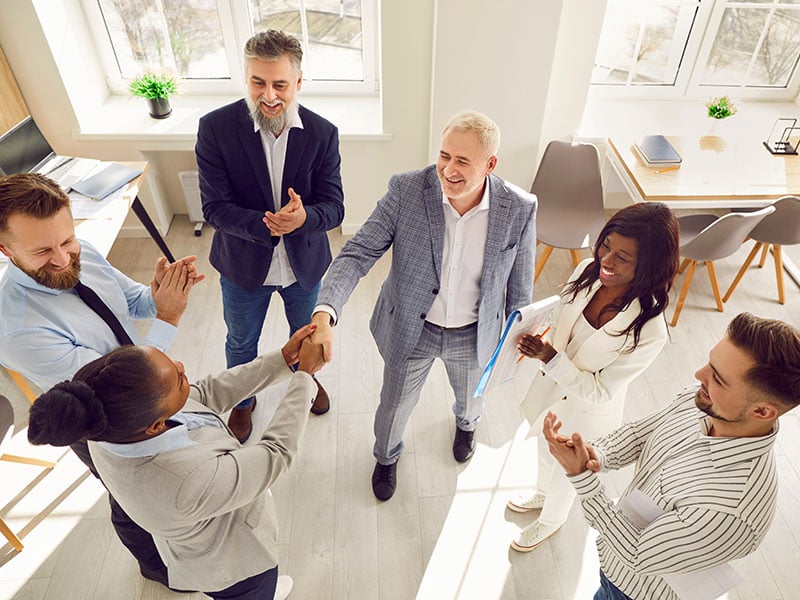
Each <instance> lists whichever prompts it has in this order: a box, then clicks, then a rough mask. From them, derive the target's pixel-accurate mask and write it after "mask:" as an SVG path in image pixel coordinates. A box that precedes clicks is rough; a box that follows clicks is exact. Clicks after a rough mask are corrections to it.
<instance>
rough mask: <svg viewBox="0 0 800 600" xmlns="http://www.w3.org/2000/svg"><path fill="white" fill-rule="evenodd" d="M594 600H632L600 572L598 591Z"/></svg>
mask: <svg viewBox="0 0 800 600" xmlns="http://www.w3.org/2000/svg"><path fill="white" fill-rule="evenodd" d="M594 600H632V598H631V597H630V596H626V595H625V594H624V593H623V592H622V590H620V589H619V588H618V587H617V586H615V585H614V584H613V583H611V582H610V581H609V580H608V578H607V577H606V574H605V573H603V571H602V570H600V589H599V590H597V592H596V593H595V595H594Z"/></svg>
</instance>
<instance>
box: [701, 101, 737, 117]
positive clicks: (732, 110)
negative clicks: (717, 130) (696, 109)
mask: <svg viewBox="0 0 800 600" xmlns="http://www.w3.org/2000/svg"><path fill="white" fill-rule="evenodd" d="M706 108H707V109H708V116H709V117H711V118H712V119H725V118H727V117H730V116H732V115H735V114H736V111H737V110H739V109H738V107H737V106H736V104H734V103H733V101H732V100H731V99H730V98H728V97H727V96H720V97H719V98H711V100H709V101H708V102H706Z"/></svg>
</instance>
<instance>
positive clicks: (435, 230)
mask: <svg viewBox="0 0 800 600" xmlns="http://www.w3.org/2000/svg"><path fill="white" fill-rule="evenodd" d="M499 145H500V131H499V129H498V127H497V124H495V123H494V122H493V121H492V120H491V119H489V118H488V117H486V116H485V115H482V114H480V113H477V112H472V111H465V112H461V113H458V114H457V115H455V116H453V117H452V118H451V119H450V121H449V122H448V123H447V125H446V127H445V128H444V131H443V133H442V145H441V150H440V151H439V157H438V159H437V161H436V164H435V165H430V166H428V167H426V168H424V169H421V170H419V171H412V172H409V173H403V174H400V175H395V176H393V177H392V178H391V180H390V181H389V190H388V192H387V193H386V195H385V196H384V197H383V198H382V199H381V200H380V201H379V202H378V205H377V206H376V207H375V210H374V211H373V213H372V215H370V217H369V219H367V221H366V222H365V223H364V225H363V226H362V227H361V229H359V231H358V233H356V235H355V236H354V237H353V238H352V239H351V240H350V241H348V242H347V243H346V244H345V246H344V248H342V251H341V252H340V253H339V256H337V257H336V259H335V260H334V261H333V264H332V265H331V267H330V269H329V271H328V274H327V275H326V277H325V279H324V281H323V285H322V290H321V291H320V294H319V298H318V303H319V304H318V306H317V307H316V308H315V312H314V316H313V321H314V323H316V324H317V325H318V329H317V332H316V334H315V338H316V339H317V340H318V341H320V342H321V343H322V344H323V346H324V351H325V353H326V359H330V353H331V339H332V331H331V326H332V325H333V324H335V323H336V321H337V320H338V317H339V315H340V314H341V310H342V305H343V304H344V303H345V302H346V301H347V298H348V297H349V296H350V293H351V292H352V291H353V288H355V286H356V284H357V283H358V280H359V279H360V278H361V277H363V276H364V275H365V274H366V273H367V272H368V271H369V269H370V268H371V267H372V265H373V264H375V261H377V260H378V258H380V257H381V256H382V255H383V253H384V252H386V250H388V249H389V247H392V266H391V270H390V272H389V276H388V277H387V279H386V281H385V282H384V283H383V286H382V288H381V292H380V295H379V297H378V301H377V303H376V305H375V310H374V312H373V313H372V320H371V321H370V329H371V331H372V335H373V337H374V338H375V342H376V344H377V345H378V349H379V351H380V353H381V356H382V357H383V360H384V365H385V366H384V371H383V387H382V389H381V396H380V404H379V405H378V408H377V411H376V413H375V427H374V429H375V447H374V455H375V458H376V460H377V464H376V465H375V470H374V471H373V474H372V489H373V492H374V493H375V496H377V497H378V498H379V499H380V500H388V499H389V498H391V497H392V495H393V494H394V490H395V487H396V485H397V475H396V469H397V460H398V458H399V457H400V453H401V452H402V451H403V431H404V430H405V426H406V423H407V422H408V419H409V417H410V416H411V411H412V410H413V408H414V406H415V405H416V403H417V400H418V399H419V394H420V389H421V388H422V385H423V384H424V383H425V379H426V377H427V376H428V373H429V372H430V369H431V366H432V365H433V361H434V359H435V358H439V359H441V360H442V361H443V362H444V365H445V367H446V369H447V374H448V377H449V379H450V385H451V386H452V387H453V391H454V393H455V404H454V405H453V412H454V414H455V418H456V435H455V440H454V442H453V456H454V457H455V459H456V460H457V461H459V462H464V461H466V460H469V458H470V457H471V456H472V454H473V452H474V448H475V443H474V440H473V436H474V431H475V425H476V424H477V422H478V420H479V419H480V416H481V413H482V412H483V401H482V399H480V398H473V397H472V392H473V390H474V389H475V385H476V384H477V381H478V378H479V376H480V373H481V370H482V368H483V366H484V365H485V364H486V363H487V362H488V360H489V357H490V356H491V353H492V351H493V350H494V347H495V345H496V344H497V342H498V341H499V339H500V333H501V330H502V327H503V324H504V322H505V319H506V316H507V315H508V314H509V313H510V312H511V311H513V310H515V309H517V308H519V307H520V306H524V305H525V304H528V303H529V302H530V301H531V296H532V294H533V266H534V254H535V245H536V223H535V215H536V197H535V196H533V195H531V194H529V193H527V192H525V191H523V190H521V189H519V188H517V187H516V186H513V185H511V184H509V183H507V182H505V181H503V180H502V179H500V178H499V177H497V176H495V175H492V174H491V173H492V171H494V168H495V166H496V165H497V156H496V154H497V149H498V147H499Z"/></svg>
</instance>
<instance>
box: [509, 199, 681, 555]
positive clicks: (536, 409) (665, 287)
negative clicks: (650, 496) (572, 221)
mask: <svg viewBox="0 0 800 600" xmlns="http://www.w3.org/2000/svg"><path fill="white" fill-rule="evenodd" d="M678 244H679V227H678V220H677V219H676V218H675V215H674V214H673V212H672V211H671V210H670V209H669V208H667V206H666V205H664V204H661V203H658V202H643V203H640V204H634V205H631V206H627V207H625V208H623V209H621V210H619V211H617V212H616V213H615V214H614V215H613V216H612V217H611V218H610V219H609V220H608V222H607V223H606V225H605V226H604V227H603V229H602V231H601V232H600V234H599V235H598V237H597V242H596V243H595V246H594V251H593V257H592V258H590V259H587V260H585V261H583V262H582V263H581V264H579V265H578V266H577V268H576V269H575V271H574V272H573V273H572V275H571V276H570V278H569V279H568V280H567V283H566V285H565V286H564V288H563V290H562V292H561V298H562V300H561V307H560V313H559V316H558V320H557V322H556V325H555V327H554V332H553V336H552V340H553V341H552V342H547V341H545V340H543V339H542V337H543V336H535V335H527V334H526V335H523V336H522V337H521V338H520V340H519V343H518V348H519V351H520V352H521V353H522V354H523V355H525V356H528V357H530V358H537V359H539V360H540V361H541V362H540V370H539V372H538V373H537V374H536V376H535V377H534V380H533V383H532V384H531V387H530V389H529V390H528V393H527V395H526V396H525V399H524V400H523V401H522V405H521V406H522V411H523V413H524V414H525V416H526V418H527V419H528V421H529V422H530V423H531V424H532V425H533V431H535V432H537V434H538V437H537V440H538V462H539V468H538V472H537V482H536V490H535V492H534V493H533V494H525V495H519V496H517V497H514V498H512V499H511V500H509V501H508V508H510V509H511V510H513V511H516V512H529V511H533V510H537V509H541V513H540V515H539V518H538V519H536V520H535V521H534V522H533V523H532V524H531V525H529V526H527V527H525V528H524V529H522V531H521V532H520V533H519V535H518V536H517V537H516V538H515V539H514V541H513V542H512V543H511V547H512V548H513V549H514V550H517V551H519V552H530V551H531V550H533V549H535V548H537V547H538V546H539V545H541V544H542V542H544V541H545V540H546V539H548V538H549V537H550V536H552V535H553V534H555V533H556V532H557V531H558V529H559V528H560V527H561V525H563V523H564V522H565V521H566V520H567V515H568V514H569V510H570V507H571V506H572V502H573V501H574V499H575V496H576V494H575V489H574V488H573V486H572V484H571V483H570V482H569V481H568V480H567V478H566V476H565V475H564V471H563V469H562V468H561V467H560V466H559V464H558V463H557V462H556V461H555V459H554V458H553V457H552V456H551V455H550V452H549V451H548V447H547V441H546V440H545V439H544V437H543V436H542V435H541V430H542V422H543V419H544V416H545V415H546V414H547V411H548V410H553V411H554V412H557V413H558V415H559V418H560V419H561V421H562V423H563V426H562V428H561V430H562V431H563V432H565V433H566V434H568V433H570V432H573V431H580V432H581V435H584V436H585V437H586V438H587V439H591V438H595V437H599V436H601V435H604V434H606V433H609V432H610V431H612V430H613V429H615V428H617V427H618V426H619V425H620V424H621V423H622V408H623V404H624V402H625V395H626V393H627V390H628V384H630V382H631V381H633V380H634V379H635V378H636V377H638V376H639V375H641V374H642V373H643V372H644V370H645V369H646V368H647V367H648V366H649V365H650V364H651V363H652V362H653V360H655V358H656V356H658V354H659V353H660V352H661V350H662V349H663V347H664V344H665V343H666V341H667V323H666V320H665V319H664V311H665V310H666V308H667V305H668V304H669V291H670V289H671V288H672V282H673V280H674V279H675V274H676V273H677V271H678V261H679V251H678Z"/></svg>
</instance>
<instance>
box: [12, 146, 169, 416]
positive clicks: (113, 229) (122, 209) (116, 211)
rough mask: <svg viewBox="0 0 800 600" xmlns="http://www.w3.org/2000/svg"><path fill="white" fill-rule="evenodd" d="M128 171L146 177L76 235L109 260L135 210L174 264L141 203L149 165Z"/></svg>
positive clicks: (81, 222)
mask: <svg viewBox="0 0 800 600" xmlns="http://www.w3.org/2000/svg"><path fill="white" fill-rule="evenodd" d="M121 164H123V165H125V166H126V167H131V168H134V169H140V170H141V171H142V174H141V175H139V176H138V177H137V178H136V179H133V180H132V181H130V182H129V183H128V185H127V186H126V187H125V190H124V191H123V193H122V194H121V196H120V197H119V198H118V199H115V200H114V202H113V204H112V205H111V206H110V207H108V208H107V209H106V210H104V211H103V213H102V216H100V217H98V218H88V219H76V220H75V233H76V234H77V236H78V237H79V238H80V239H84V240H87V241H89V242H91V243H92V245H93V246H95V247H96V248H97V249H98V250H99V251H100V253H101V254H102V255H103V256H107V255H108V253H109V252H110V250H111V246H112V245H113V244H114V241H115V240H116V239H117V236H118V235H119V232H120V229H122V224H123V223H124V222H125V218H126V217H127V216H128V211H129V210H131V209H133V211H134V212H135V213H136V216H137V217H139V220H140V221H141V222H142V225H144V226H145V228H146V229H147V231H148V232H149V233H150V236H151V237H152V238H153V241H154V242H155V243H156V244H157V245H158V247H159V248H160V249H161V251H162V252H164V254H165V256H166V257H167V260H169V261H170V262H174V261H175V258H174V257H173V256H172V253H171V252H170V251H169V248H168V247H167V244H166V242H164V239H163V238H162V237H161V234H160V233H159V232H158V230H157V229H156V227H155V225H154V224H153V221H152V220H151V219H150V215H149V214H148V213H147V211H146V210H145V208H144V205H142V203H141V201H140V200H139V196H138V193H139V186H140V185H141V184H142V181H144V176H145V173H146V171H147V162H145V161H141V162H124V163H121ZM5 270H6V265H5V262H3V263H0V277H2V275H3V273H4V272H5ZM6 371H7V372H8V374H9V375H10V376H11V379H13V380H14V383H16V384H17V387H19V389H20V391H22V393H23V395H24V396H25V397H26V398H27V399H28V400H29V401H30V402H33V401H34V400H36V394H35V393H34V391H33V389H32V388H31V386H30V385H29V384H28V382H27V381H26V379H25V378H24V377H23V376H22V375H21V374H20V373H18V372H16V371H12V370H11V369H6Z"/></svg>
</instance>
